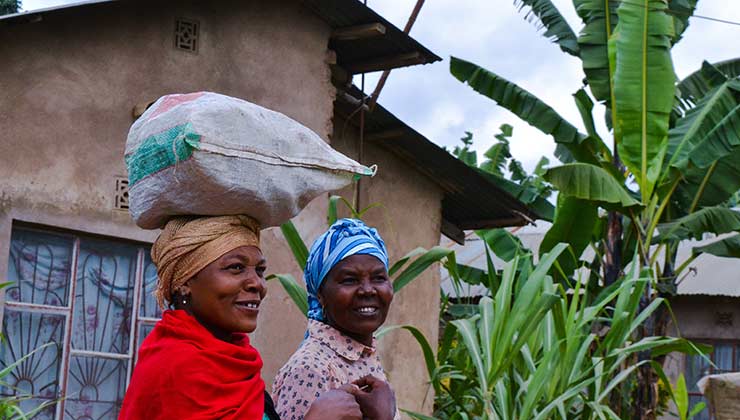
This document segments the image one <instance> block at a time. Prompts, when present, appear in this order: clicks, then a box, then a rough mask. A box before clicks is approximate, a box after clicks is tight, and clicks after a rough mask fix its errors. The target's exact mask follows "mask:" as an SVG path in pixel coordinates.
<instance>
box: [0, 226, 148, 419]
mask: <svg viewBox="0 0 740 420" xmlns="http://www.w3.org/2000/svg"><path fill="white" fill-rule="evenodd" d="M8 281H11V282H13V284H12V285H10V286H9V287H8V288H7V289H6V295H5V305H4V307H3V311H4V313H3V333H4V334H5V336H6V338H7V341H6V342H5V343H3V345H2V346H0V366H1V367H3V368H4V367H5V366H8V365H9V364H11V363H12V362H13V361H15V360H18V359H19V358H20V357H21V356H23V355H25V354H28V353H30V352H31V351H32V350H34V349H35V348H38V347H39V346H41V345H43V344H46V343H53V344H52V345H50V346H48V347H45V348H44V349H43V350H41V351H39V352H37V353H34V354H33V356H32V357H30V358H28V359H26V360H25V361H24V362H23V363H21V364H20V365H19V366H18V367H17V368H16V369H14V370H13V371H12V372H11V373H10V375H9V376H8V377H6V378H5V379H6V380H5V382H6V383H7V386H3V387H0V393H1V394H3V395H11V394H13V393H14V392H22V393H24V394H31V395H33V396H34V398H33V399H30V400H26V401H24V402H22V404H21V407H22V408H23V409H24V410H26V411H28V410H30V409H32V408H35V407H37V406H38V405H39V404H40V403H43V402H45V401H53V400H57V399H60V398H61V397H64V398H63V399H60V400H59V401H58V402H57V403H56V404H54V405H52V406H50V407H49V409H47V410H46V411H44V412H43V413H40V414H39V415H38V416H37V417H35V418H36V419H73V420H82V419H109V418H116V417H117V416H118V411H119V410H120V407H121V404H122V402H123V396H124V394H125V391H126V387H127V386H128V382H129V379H130V377H131V372H132V369H133V363H134V362H135V360H134V357H135V355H136V352H137V350H138V347H139V345H140V343H141V341H142V340H143V339H144V337H146V335H147V334H148V333H149V331H151V329H152V327H153V326H154V324H155V323H156V322H157V321H158V320H159V318H160V317H161V312H160V310H159V308H158V307H157V305H156V301H155V300H154V298H153V297H152V296H151V293H152V291H153V288H154V286H155V285H156V281H157V278H156V268H154V264H153V263H152V262H151V259H150V257H149V249H148V247H145V246H142V245H137V244H132V243H128V242H124V241H114V240H107V239H98V238H91V237H86V236H78V235H71V234H65V233H56V232H49V231H43V230H38V229H35V228H26V227H15V226H14V228H13V231H12V234H11V243H10V258H9V261H8ZM133 308H137V310H133ZM14 389H15V390H18V391H14Z"/></svg>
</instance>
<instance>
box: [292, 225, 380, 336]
mask: <svg viewBox="0 0 740 420" xmlns="http://www.w3.org/2000/svg"><path fill="white" fill-rule="evenodd" d="M359 254H365V255H372V256H374V257H376V258H377V259H379V260H380V261H381V262H383V264H384V265H385V268H386V270H387V269H388V252H387V251H386V249H385V242H383V239H382V238H381V237H380V235H378V231H377V230H375V229H374V228H371V227H368V226H366V225H365V224H364V223H363V222H362V221H361V220H357V219H339V220H337V221H336V222H335V223H334V224H333V225H331V226H330V227H329V230H327V231H326V232H324V234H323V235H321V236H319V237H318V239H316V241H314V243H313V245H312V246H311V251H309V253H308V259H307V260H306V269H305V271H304V272H303V275H304V278H305V280H306V289H308V317H309V318H310V319H315V320H317V321H322V322H323V321H324V312H323V310H322V309H321V304H320V303H319V299H318V297H317V294H318V292H319V287H321V283H323V282H324V279H325V278H326V275H327V274H328V273H329V270H331V269H332V267H334V266H335V265H337V263H338V262H340V261H342V260H343V259H345V258H347V257H349V256H351V255H359Z"/></svg>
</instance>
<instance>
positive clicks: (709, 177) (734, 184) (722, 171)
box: [673, 152, 740, 214]
mask: <svg viewBox="0 0 740 420" xmlns="http://www.w3.org/2000/svg"><path fill="white" fill-rule="evenodd" d="M682 175H683V179H682V180H681V183H680V184H679V186H678V188H677V189H676V192H675V193H674V194H673V199H674V200H675V202H676V203H677V206H676V207H677V209H679V210H684V211H688V210H691V209H699V208H702V207H710V206H716V205H720V204H724V203H725V202H726V201H727V200H728V199H730V198H731V197H733V196H734V194H735V193H736V192H737V191H738V189H740V152H736V153H733V154H731V155H728V156H726V157H725V158H723V159H720V160H718V161H715V162H714V163H713V164H712V165H710V166H709V167H708V168H696V167H694V168H690V169H688V170H686V171H685V172H683V174H682ZM683 214H685V213H683Z"/></svg>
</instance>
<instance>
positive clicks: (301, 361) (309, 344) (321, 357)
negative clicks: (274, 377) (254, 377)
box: [278, 337, 332, 375]
mask: <svg viewBox="0 0 740 420" xmlns="http://www.w3.org/2000/svg"><path fill="white" fill-rule="evenodd" d="M331 365H332V360H331V353H330V352H329V351H327V348H326V346H324V345H322V343H321V342H319V341H317V340H314V339H312V338H311V337H308V338H307V339H306V340H305V341H304V342H303V343H301V345H300V347H298V349H297V350H296V351H295V352H294V353H293V354H292V355H291V356H290V358H289V359H288V361H287V362H286V363H285V365H283V367H282V368H281V369H280V372H279V373H278V374H281V373H288V372H295V373H297V372H305V373H317V374H324V375H325V374H328V373H329V372H328V369H329V368H330V366H331Z"/></svg>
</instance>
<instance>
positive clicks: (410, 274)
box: [393, 246, 453, 293]
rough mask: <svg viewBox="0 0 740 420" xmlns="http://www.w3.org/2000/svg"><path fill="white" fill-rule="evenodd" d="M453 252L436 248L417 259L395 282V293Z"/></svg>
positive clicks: (443, 248)
mask: <svg viewBox="0 0 740 420" xmlns="http://www.w3.org/2000/svg"><path fill="white" fill-rule="evenodd" d="M452 252H453V251H452V250H451V249H449V248H445V247H441V246H435V247H434V248H432V249H430V250H429V251H426V252H425V253H423V254H422V255H421V256H420V257H419V258H417V259H415V260H414V261H413V262H412V263H411V264H409V266H408V267H407V268H406V269H405V270H403V271H402V272H401V274H399V275H398V276H396V278H395V279H394V280H393V291H394V292H396V293H397V292H398V291H400V290H401V289H403V288H404V287H405V286H406V285H408V284H409V283H410V282H411V281H412V280H414V279H415V278H417V277H419V275H420V274H421V273H423V272H424V270H426V269H427V268H429V266H430V265H432V264H434V263H436V262H439V261H440V260H442V259H443V258H445V257H447V256H448V255H450V253H452Z"/></svg>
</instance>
